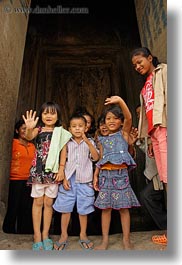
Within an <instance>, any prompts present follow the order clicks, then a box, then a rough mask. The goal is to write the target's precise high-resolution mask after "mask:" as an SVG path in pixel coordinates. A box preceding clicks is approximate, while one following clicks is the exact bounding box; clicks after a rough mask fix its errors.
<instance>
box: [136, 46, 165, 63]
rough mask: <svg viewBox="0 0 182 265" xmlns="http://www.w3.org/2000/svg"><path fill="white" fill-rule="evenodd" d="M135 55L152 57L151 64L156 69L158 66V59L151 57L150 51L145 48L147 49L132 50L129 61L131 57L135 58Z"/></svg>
mask: <svg viewBox="0 0 182 265" xmlns="http://www.w3.org/2000/svg"><path fill="white" fill-rule="evenodd" d="M136 55H142V56H144V57H146V58H147V57H148V56H149V55H151V56H152V58H153V59H152V63H153V65H154V66H155V67H156V66H157V65H158V64H160V62H159V60H158V58H157V57H156V56H153V55H152V53H151V51H150V50H149V49H148V48H147V47H140V48H137V49H135V50H133V51H132V52H131V59H132V58H133V56H136Z"/></svg>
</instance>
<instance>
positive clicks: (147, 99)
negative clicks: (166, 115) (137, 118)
mask: <svg viewBox="0 0 182 265" xmlns="http://www.w3.org/2000/svg"><path fill="white" fill-rule="evenodd" d="M152 78H153V73H151V74H150V75H149V76H148V77H147V80H146V82H145V85H144V87H143V88H142V91H141V93H142V96H143V99H144V105H145V111H146V115H147V119H148V134H150V133H151V131H152V130H153V128H154V126H153V121H152V120H153V108H154V89H153V87H152Z"/></svg>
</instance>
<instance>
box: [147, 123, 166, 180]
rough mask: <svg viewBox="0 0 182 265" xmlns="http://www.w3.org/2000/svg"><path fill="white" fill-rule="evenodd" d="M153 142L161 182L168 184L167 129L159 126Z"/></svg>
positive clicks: (152, 138)
mask: <svg viewBox="0 0 182 265" xmlns="http://www.w3.org/2000/svg"><path fill="white" fill-rule="evenodd" d="M151 140H152V145H153V151H154V156H155V161H156V165H157V170H158V173H159V177H160V180H161V181H162V182H163V183H167V128H165V127H160V126H158V127H157V128H156V129H155V130H154V131H153V133H152V135H151Z"/></svg>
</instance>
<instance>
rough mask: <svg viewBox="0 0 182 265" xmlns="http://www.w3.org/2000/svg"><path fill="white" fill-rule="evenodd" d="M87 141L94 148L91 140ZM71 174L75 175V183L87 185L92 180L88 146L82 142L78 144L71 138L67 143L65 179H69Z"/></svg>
mask: <svg viewBox="0 0 182 265" xmlns="http://www.w3.org/2000/svg"><path fill="white" fill-rule="evenodd" d="M89 141H90V142H91V143H92V144H93V145H94V146H95V142H94V141H93V140H92V139H91V138H89ZM95 147H96V146H95ZM73 173H76V177H75V182H76V183H87V182H90V181H92V180H93V160H92V158H91V154H90V150H89V147H88V145H87V144H86V143H85V142H84V141H83V140H82V141H81V142H80V143H79V144H78V143H77V142H76V141H75V140H74V139H73V138H71V139H70V141H69V142H68V143H67V161H66V165H65V176H66V179H67V180H68V179H70V178H71V176H72V175H73Z"/></svg>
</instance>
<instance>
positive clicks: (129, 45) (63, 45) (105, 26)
mask: <svg viewBox="0 0 182 265" xmlns="http://www.w3.org/2000/svg"><path fill="white" fill-rule="evenodd" d="M35 2H36V1H35ZM35 2H34V3H35ZM41 2H42V1H38V4H39V5H40V4H41ZM58 2H59V1H58ZM58 2H57V3H58ZM125 2H126V1H125ZM49 3H50V2H49V1H44V4H45V5H48V4H49ZM81 3H82V1H80V5H81ZM84 3H85V5H87V6H88V7H89V10H91V11H90V12H91V14H89V16H85V17H84V16H76V17H73V16H69V15H67V16H57V15H53V16H50V15H49V16H47V15H45V14H44V15H40V16H38V15H37V16H36V15H32V16H31V15H30V18H29V25H28V31H27V38H26V46H25V52H24V60H23V67H22V74H21V81H20V88H19V97H18V103H17V113H16V116H17V117H19V116H21V115H22V114H23V113H25V111H26V110H27V109H35V110H37V111H38V110H39V108H40V106H41V105H42V103H43V102H45V101H56V102H57V103H58V104H59V105H60V106H61V111H62V120H63V125H64V126H65V127H67V123H68V118H69V116H70V115H71V113H72V112H73V110H74V109H75V108H77V107H78V106H82V107H86V108H87V110H88V111H89V112H90V113H91V114H92V115H93V116H94V118H95V120H97V118H98V116H99V115H100V114H101V112H102V109H103V103H104V100H105V98H106V97H107V96H110V95H114V94H116V95H120V96H121V97H123V98H124V100H125V101H126V102H127V104H128V106H129V108H130V110H131V112H132V114H133V122H134V123H135V121H136V115H135V107H136V105H137V104H138V100H139V90H140V87H141V82H142V80H138V79H137V80H136V76H135V75H134V72H133V69H132V66H131V64H130V58H129V57H130V51H131V50H132V49H133V48H134V47H136V46H140V38H139V33H138V26H137V20H136V14H135V6H134V1H133V0H129V1H127V3H125V4H123V8H122V10H121V9H120V7H119V6H113V5H112V6H109V4H105V6H104V8H103V9H99V7H97V5H96V4H94V3H92V4H91V3H90V2H87V1H86V2H85V1H84ZM62 4H65V5H67V1H63V2H62ZM82 4H83V3H82ZM139 160H140V163H139V166H138V168H137V171H135V172H133V173H132V175H131V176H130V179H131V184H132V186H133V189H134V191H135V193H136V195H137V196H138V197H139V193H140V191H141V190H142V189H143V187H144V186H145V185H146V183H145V178H144V176H143V170H144V157H142V154H140V155H139ZM99 218H100V213H97V211H96V213H95V214H94V215H93V216H91V219H90V220H89V222H90V227H92V229H91V231H90V232H89V233H90V234H93V233H96V232H97V231H99V233H100V230H99V229H100V228H98V230H97V231H95V226H93V223H94V224H95V223H97V224H99ZM55 220H56V217H55V218H54V221H55ZM112 220H113V221H112V222H113V223H112V225H111V233H115V232H119V231H120V230H121V227H120V221H119V216H118V213H116V212H114V211H113V218H112ZM72 222H74V227H77V228H76V231H73V230H72V229H73V228H72V227H71V228H70V233H72V234H74V233H78V230H79V225H78V222H77V217H76V216H75V213H74V214H73V219H72ZM59 224H60V221H59V216H58V223H57V224H55V225H53V226H54V227H53V228H52V229H53V232H55V233H59V232H60V231H59ZM153 226H154V224H153V222H152V220H151V218H150V217H149V216H148V215H147V213H144V212H143V209H131V229H132V230H133V231H138V230H148V229H149V227H150V228H152V227H153ZM55 227H58V230H56V231H54V230H55Z"/></svg>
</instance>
